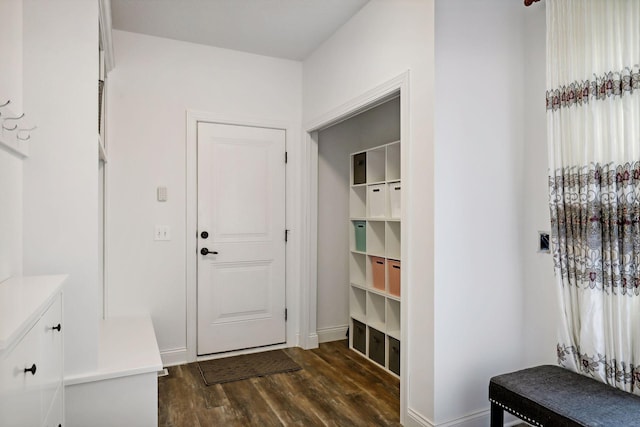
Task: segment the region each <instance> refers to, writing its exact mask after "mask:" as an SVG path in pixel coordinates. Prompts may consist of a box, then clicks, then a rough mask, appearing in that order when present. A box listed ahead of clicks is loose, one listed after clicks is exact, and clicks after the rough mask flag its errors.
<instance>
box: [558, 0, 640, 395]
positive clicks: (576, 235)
mask: <svg viewBox="0 0 640 427" xmlns="http://www.w3.org/2000/svg"><path fill="white" fill-rule="evenodd" d="M546 8H547V88H548V90H547V133H548V134H547V140H548V144H549V146H548V149H549V193H550V198H549V205H550V210H551V244H552V252H553V259H554V266H555V275H556V281H557V289H558V297H559V302H560V306H559V308H560V310H561V316H560V317H561V319H562V324H561V325H560V328H559V343H558V348H557V350H558V363H559V364H560V365H561V366H564V367H566V368H569V369H571V370H574V371H576V372H580V373H582V374H584V375H587V376H590V377H592V378H595V379H597V380H600V381H602V382H605V383H608V384H611V385H613V386H615V387H617V388H620V389H622V390H626V391H628V392H631V393H634V394H637V395H640V67H639V65H638V64H640V1H638V0H589V1H585V0H547V3H546Z"/></svg>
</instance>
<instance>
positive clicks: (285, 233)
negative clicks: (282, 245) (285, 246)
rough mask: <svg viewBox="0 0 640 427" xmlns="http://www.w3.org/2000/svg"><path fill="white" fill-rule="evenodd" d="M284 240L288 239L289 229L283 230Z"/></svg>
mask: <svg viewBox="0 0 640 427" xmlns="http://www.w3.org/2000/svg"><path fill="white" fill-rule="evenodd" d="M284 241H285V242H288V241H289V230H284Z"/></svg>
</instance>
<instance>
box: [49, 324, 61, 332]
mask: <svg viewBox="0 0 640 427" xmlns="http://www.w3.org/2000/svg"><path fill="white" fill-rule="evenodd" d="M51 329H53V330H54V331H58V332H60V331H61V330H62V326H61V325H60V323H58V325H57V326H53V327H51Z"/></svg>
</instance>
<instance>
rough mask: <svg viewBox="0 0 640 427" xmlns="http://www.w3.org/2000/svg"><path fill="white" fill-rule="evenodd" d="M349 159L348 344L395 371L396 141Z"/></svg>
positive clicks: (397, 311) (397, 350) (398, 262)
mask: <svg viewBox="0 0 640 427" xmlns="http://www.w3.org/2000/svg"><path fill="white" fill-rule="evenodd" d="M349 160H350V164H351V178H350V191H349V217H350V218H349V221H350V234H351V236H350V253H349V273H350V283H349V313H350V315H349V330H350V333H349V347H350V348H351V349H353V350H354V351H357V352H359V353H360V354H362V355H363V356H365V357H367V358H368V359H370V360H372V361H373V362H375V363H377V364H378V365H379V366H381V367H383V368H384V369H385V370H387V371H389V372H391V373H392V374H394V375H396V376H398V377H399V375H400V310H401V307H400V267H401V253H400V247H401V244H400V235H401V227H402V225H401V221H400V217H401V204H400V202H401V191H402V190H401V189H402V185H401V181H400V141H396V142H391V143H389V144H385V145H381V146H379V147H375V148H371V149H368V150H365V151H360V152H357V153H352V154H351V155H350V159H349Z"/></svg>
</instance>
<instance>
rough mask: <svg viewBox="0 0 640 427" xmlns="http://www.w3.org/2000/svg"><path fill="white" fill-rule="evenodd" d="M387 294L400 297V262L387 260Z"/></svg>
mask: <svg viewBox="0 0 640 427" xmlns="http://www.w3.org/2000/svg"><path fill="white" fill-rule="evenodd" d="M387 267H388V276H387V277H388V279H389V294H391V295H394V296H396V297H400V261H396V260H389V261H388V262H387Z"/></svg>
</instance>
